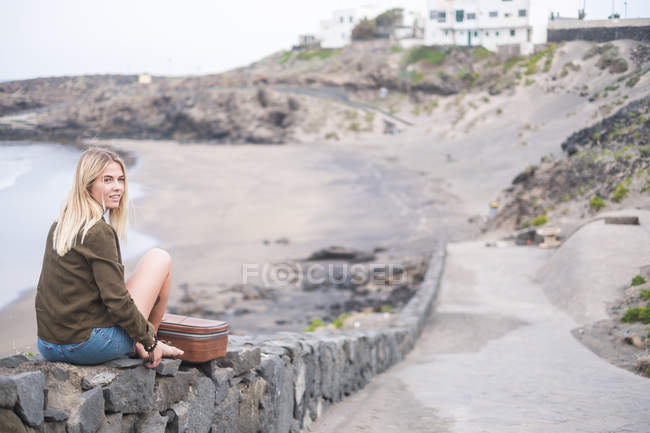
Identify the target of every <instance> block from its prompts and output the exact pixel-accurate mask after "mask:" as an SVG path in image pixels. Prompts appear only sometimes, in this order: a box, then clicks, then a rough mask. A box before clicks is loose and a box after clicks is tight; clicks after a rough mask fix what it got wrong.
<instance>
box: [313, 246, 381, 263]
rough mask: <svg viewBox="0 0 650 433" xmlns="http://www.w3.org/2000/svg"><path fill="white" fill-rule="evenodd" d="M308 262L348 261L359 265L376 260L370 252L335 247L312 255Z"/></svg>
mask: <svg viewBox="0 0 650 433" xmlns="http://www.w3.org/2000/svg"><path fill="white" fill-rule="evenodd" d="M307 260H310V261H314V260H346V261H348V262H352V263H359V262H371V261H373V260H375V255H374V254H373V253H371V252H368V251H361V250H355V249H352V248H346V247H342V246H336V245H334V246H331V247H328V248H323V249H322V250H318V251H316V252H314V253H312V255H311V256H309V258H307Z"/></svg>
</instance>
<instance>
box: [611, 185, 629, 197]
mask: <svg viewBox="0 0 650 433" xmlns="http://www.w3.org/2000/svg"><path fill="white" fill-rule="evenodd" d="M628 192H630V189H629V188H628V187H627V186H626V185H625V184H624V183H622V184H620V185H619V186H617V187H616V190H614V195H613V196H612V198H613V199H614V201H621V200H623V198H624V197H625V196H626V195H627V193H628Z"/></svg>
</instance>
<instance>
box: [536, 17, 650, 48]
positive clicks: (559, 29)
mask: <svg viewBox="0 0 650 433" xmlns="http://www.w3.org/2000/svg"><path fill="white" fill-rule="evenodd" d="M547 36H548V41H549V42H561V41H575V40H584V41H593V42H609V41H614V40H616V39H632V40H635V41H640V42H650V20H649V19H627V20H625V19H622V20H591V21H589V20H586V21H580V20H575V21H557V22H550V23H549V26H548V35H547Z"/></svg>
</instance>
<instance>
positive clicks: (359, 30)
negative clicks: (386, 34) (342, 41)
mask: <svg viewBox="0 0 650 433" xmlns="http://www.w3.org/2000/svg"><path fill="white" fill-rule="evenodd" d="M376 34H377V23H376V22H375V20H369V19H368V18H364V19H362V20H361V21H359V23H358V24H357V25H356V26H354V28H353V29H352V35H351V38H352V40H353V41H367V40H370V39H374V38H375V35H376Z"/></svg>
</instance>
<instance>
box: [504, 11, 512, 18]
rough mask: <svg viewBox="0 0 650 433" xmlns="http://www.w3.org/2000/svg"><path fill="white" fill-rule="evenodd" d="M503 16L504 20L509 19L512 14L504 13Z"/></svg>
mask: <svg viewBox="0 0 650 433" xmlns="http://www.w3.org/2000/svg"><path fill="white" fill-rule="evenodd" d="M503 16H504V17H506V18H510V17H511V16H512V14H511V13H510V12H506V13H505V14H503Z"/></svg>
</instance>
